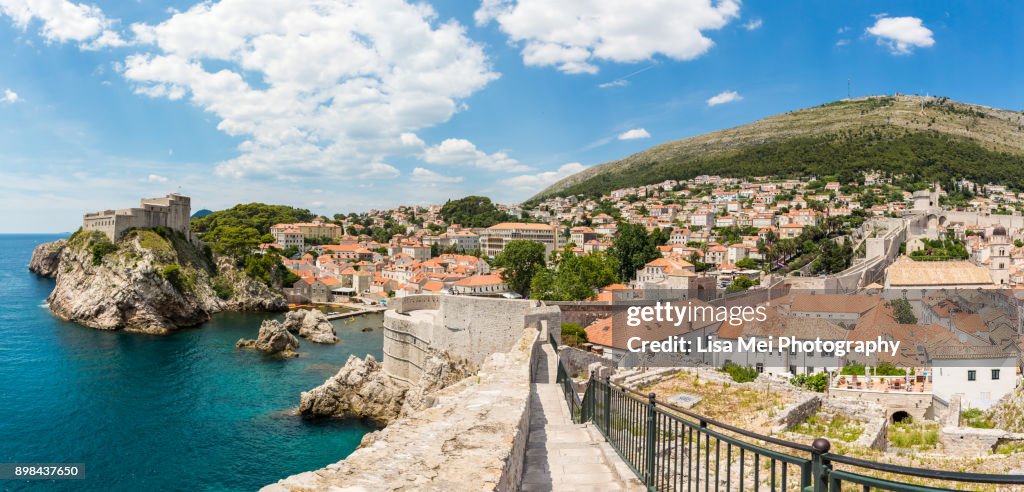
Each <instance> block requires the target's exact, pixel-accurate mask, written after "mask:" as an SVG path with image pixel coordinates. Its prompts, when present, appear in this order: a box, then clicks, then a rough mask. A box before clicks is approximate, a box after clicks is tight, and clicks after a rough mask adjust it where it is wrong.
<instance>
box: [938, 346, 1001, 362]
mask: <svg viewBox="0 0 1024 492" xmlns="http://www.w3.org/2000/svg"><path fill="white" fill-rule="evenodd" d="M928 356H929V357H930V358H932V359H945V360H949V359H1002V358H1016V357H1017V355H1016V354H1013V353H1011V352H1010V351H1009V350H1006V349H1003V348H1002V347H998V346H996V345H986V346H984V347H971V346H967V345H960V346H956V345H950V346H941V347H935V348H932V349H930V350H929V351H928Z"/></svg>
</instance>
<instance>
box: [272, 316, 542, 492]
mask: <svg viewBox="0 0 1024 492" xmlns="http://www.w3.org/2000/svg"><path fill="white" fill-rule="evenodd" d="M542 336H543V334H542V333H541V332H538V331H537V330H535V329H533V328H531V327H527V328H525V329H520V330H519V334H518V338H517V339H516V341H515V342H514V343H513V344H512V346H511V347H510V349H509V350H508V351H507V352H504V353H496V354H490V356H489V357H486V359H485V360H484V361H483V363H482V365H481V367H480V370H479V372H478V373H477V375H476V377H471V378H466V379H464V380H462V381H461V382H459V383H456V384H455V385H452V386H449V387H447V388H444V389H442V390H440V391H438V392H437V393H436V394H435V395H434V396H435V402H436V403H435V404H434V405H433V406H432V407H430V408H426V409H424V410H421V411H418V412H414V413H412V414H410V415H405V416H402V417H400V418H399V419H397V420H395V421H394V422H392V423H391V424H389V425H388V426H387V427H386V428H384V429H383V430H381V431H378V432H374V433H371V434H367V435H366V437H364V438H363V441H362V443H361V444H360V446H359V449H357V450H355V451H354V452H353V453H352V454H351V455H349V456H348V457H347V458H345V459H344V460H342V461H339V462H337V463H334V464H331V465H328V466H326V467H324V468H321V469H319V470H314V471H309V472H305V473H300V474H297V475H292V476H290V477H288V478H286V479H284V480H281V481H280V482H277V483H275V484H272V485H268V486H266V487H264V488H263V489H262V491H263V492H311V491H336V490H337V491H341V490H350V491H357V490H358V491H367V492H368V491H394V490H424V491H451V490H479V491H511V490H519V489H520V486H521V482H522V474H523V473H522V470H523V466H524V464H525V459H526V446H527V443H528V438H529V430H530V381H531V380H532V376H533V374H532V370H533V364H531V361H532V360H533V357H534V354H535V353H536V352H537V351H538V350H539V347H540V346H541V345H542V344H544V343H547V342H546V340H543V339H541V337H542ZM385 360H386V359H385Z"/></svg>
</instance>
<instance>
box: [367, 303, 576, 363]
mask: <svg viewBox="0 0 1024 492" xmlns="http://www.w3.org/2000/svg"><path fill="white" fill-rule="evenodd" d="M395 301H396V302H395V303H394V304H393V306H392V309H390V310H388V311H387V312H385V313H384V361H383V365H384V370H385V371H386V372H387V373H388V374H389V375H391V376H393V377H396V378H398V379H401V380H403V381H406V382H414V381H417V380H419V377H420V375H422V373H423V368H424V365H425V361H426V359H427V357H428V356H429V355H430V353H432V352H440V353H444V354H446V355H447V356H448V357H449V358H450V359H452V360H460V361H465V362H466V363H467V365H468V366H469V367H470V368H471V370H474V371H475V370H476V369H477V368H479V367H480V365H481V364H482V363H483V361H484V360H485V359H486V358H487V357H488V356H490V355H491V354H495V353H504V352H508V351H509V350H511V348H512V347H513V345H514V344H515V343H516V341H518V340H519V338H520V337H522V335H523V330H524V329H526V328H533V329H536V330H537V331H539V332H542V333H543V332H546V330H544V329H543V328H544V327H543V325H542V323H543V322H547V325H548V326H549V327H552V329H551V332H552V333H553V334H555V338H556V339H558V338H560V331H561V330H560V326H561V312H560V310H559V309H558V308H557V307H554V306H544V305H542V304H541V303H539V302H538V301H532V300H510V299H496V298H483V297H472V296H450V295H441V296H436V295H417V296H408V297H403V298H399V299H396V300H395Z"/></svg>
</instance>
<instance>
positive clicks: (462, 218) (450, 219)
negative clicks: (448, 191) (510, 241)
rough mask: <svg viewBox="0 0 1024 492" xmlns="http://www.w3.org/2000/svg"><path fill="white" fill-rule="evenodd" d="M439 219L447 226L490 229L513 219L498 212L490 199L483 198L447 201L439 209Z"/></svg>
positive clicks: (474, 197)
mask: <svg viewBox="0 0 1024 492" xmlns="http://www.w3.org/2000/svg"><path fill="white" fill-rule="evenodd" d="M441 217H443V218H444V220H445V222H447V223H449V224H459V225H461V226H462V227H490V226H492V225H494V224H497V223H499V222H507V221H510V220H512V219H513V217H512V216H511V215H509V214H507V213H505V212H502V211H501V210H498V207H496V206H495V205H494V204H493V203H491V199H490V198H487V197H485V196H467V197H465V198H460V199H458V200H449V201H448V202H446V203H445V204H444V206H443V207H441Z"/></svg>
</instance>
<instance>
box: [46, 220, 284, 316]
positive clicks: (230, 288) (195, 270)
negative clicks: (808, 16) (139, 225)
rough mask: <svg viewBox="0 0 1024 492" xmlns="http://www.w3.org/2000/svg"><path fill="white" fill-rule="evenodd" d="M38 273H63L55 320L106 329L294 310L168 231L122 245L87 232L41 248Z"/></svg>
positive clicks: (52, 300) (131, 237) (135, 234)
mask: <svg viewBox="0 0 1024 492" xmlns="http://www.w3.org/2000/svg"><path fill="white" fill-rule="evenodd" d="M55 250H59V252H58V253H56V260H55V259H54V255H55V253H54V251H55ZM30 268H34V269H33V271H36V272H37V273H40V274H46V273H47V272H55V273H56V280H57V283H56V286H55V287H54V289H53V292H52V293H51V294H50V296H49V298H48V299H47V301H48V302H49V305H50V309H51V310H52V311H53V313H54V314H56V315H57V316H59V317H60V318H63V319H66V320H68V321H73V322H76V323H80V324H83V325H86V326H90V327H92V328H97V329H102V330H119V329H123V330H128V331H137V332H144V333H154V334H165V333H168V332H170V331H172V330H174V329H176V328H180V327H186V326H194V325H198V324H200V323H203V322H205V321H207V320H209V319H210V315H211V314H213V313H216V312H219V311H224V310H239V311H280V310H284V309H286V308H287V305H286V303H285V301H284V299H283V298H282V297H281V296H280V295H279V294H277V293H275V292H274V291H272V290H271V289H270V288H269V287H267V286H266V285H264V284H262V283H260V282H257V281H254V280H252V279H250V278H248V277H247V276H245V275H244V274H242V273H241V272H239V271H238V270H237V269H236V268H234V266H233V265H232V264H231V262H230V261H225V260H221V259H215V258H214V257H213V256H212V255H211V254H210V253H209V252H208V250H204V248H202V247H200V246H197V245H194V244H192V243H191V242H189V241H188V240H187V239H186V238H184V237H183V236H181V235H180V234H177V233H173V232H167V231H165V232H164V235H161V234H158V233H157V232H156V231H151V230H135V231H130V232H129V233H127V234H126V235H125V236H124V237H123V238H122V239H121V240H119V241H118V242H117V243H116V244H115V243H111V242H110V241H109V240H108V239H107V238H106V236H104V235H103V234H101V233H98V232H84V231H80V232H78V233H76V234H75V235H73V236H72V237H71V238H70V239H68V240H67V242H66V244H64V245H63V247H61V246H60V245H58V244H56V243H50V244H49V245H41V246H40V247H38V248H36V251H35V253H34V254H33V257H32V260H31V263H30Z"/></svg>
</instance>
